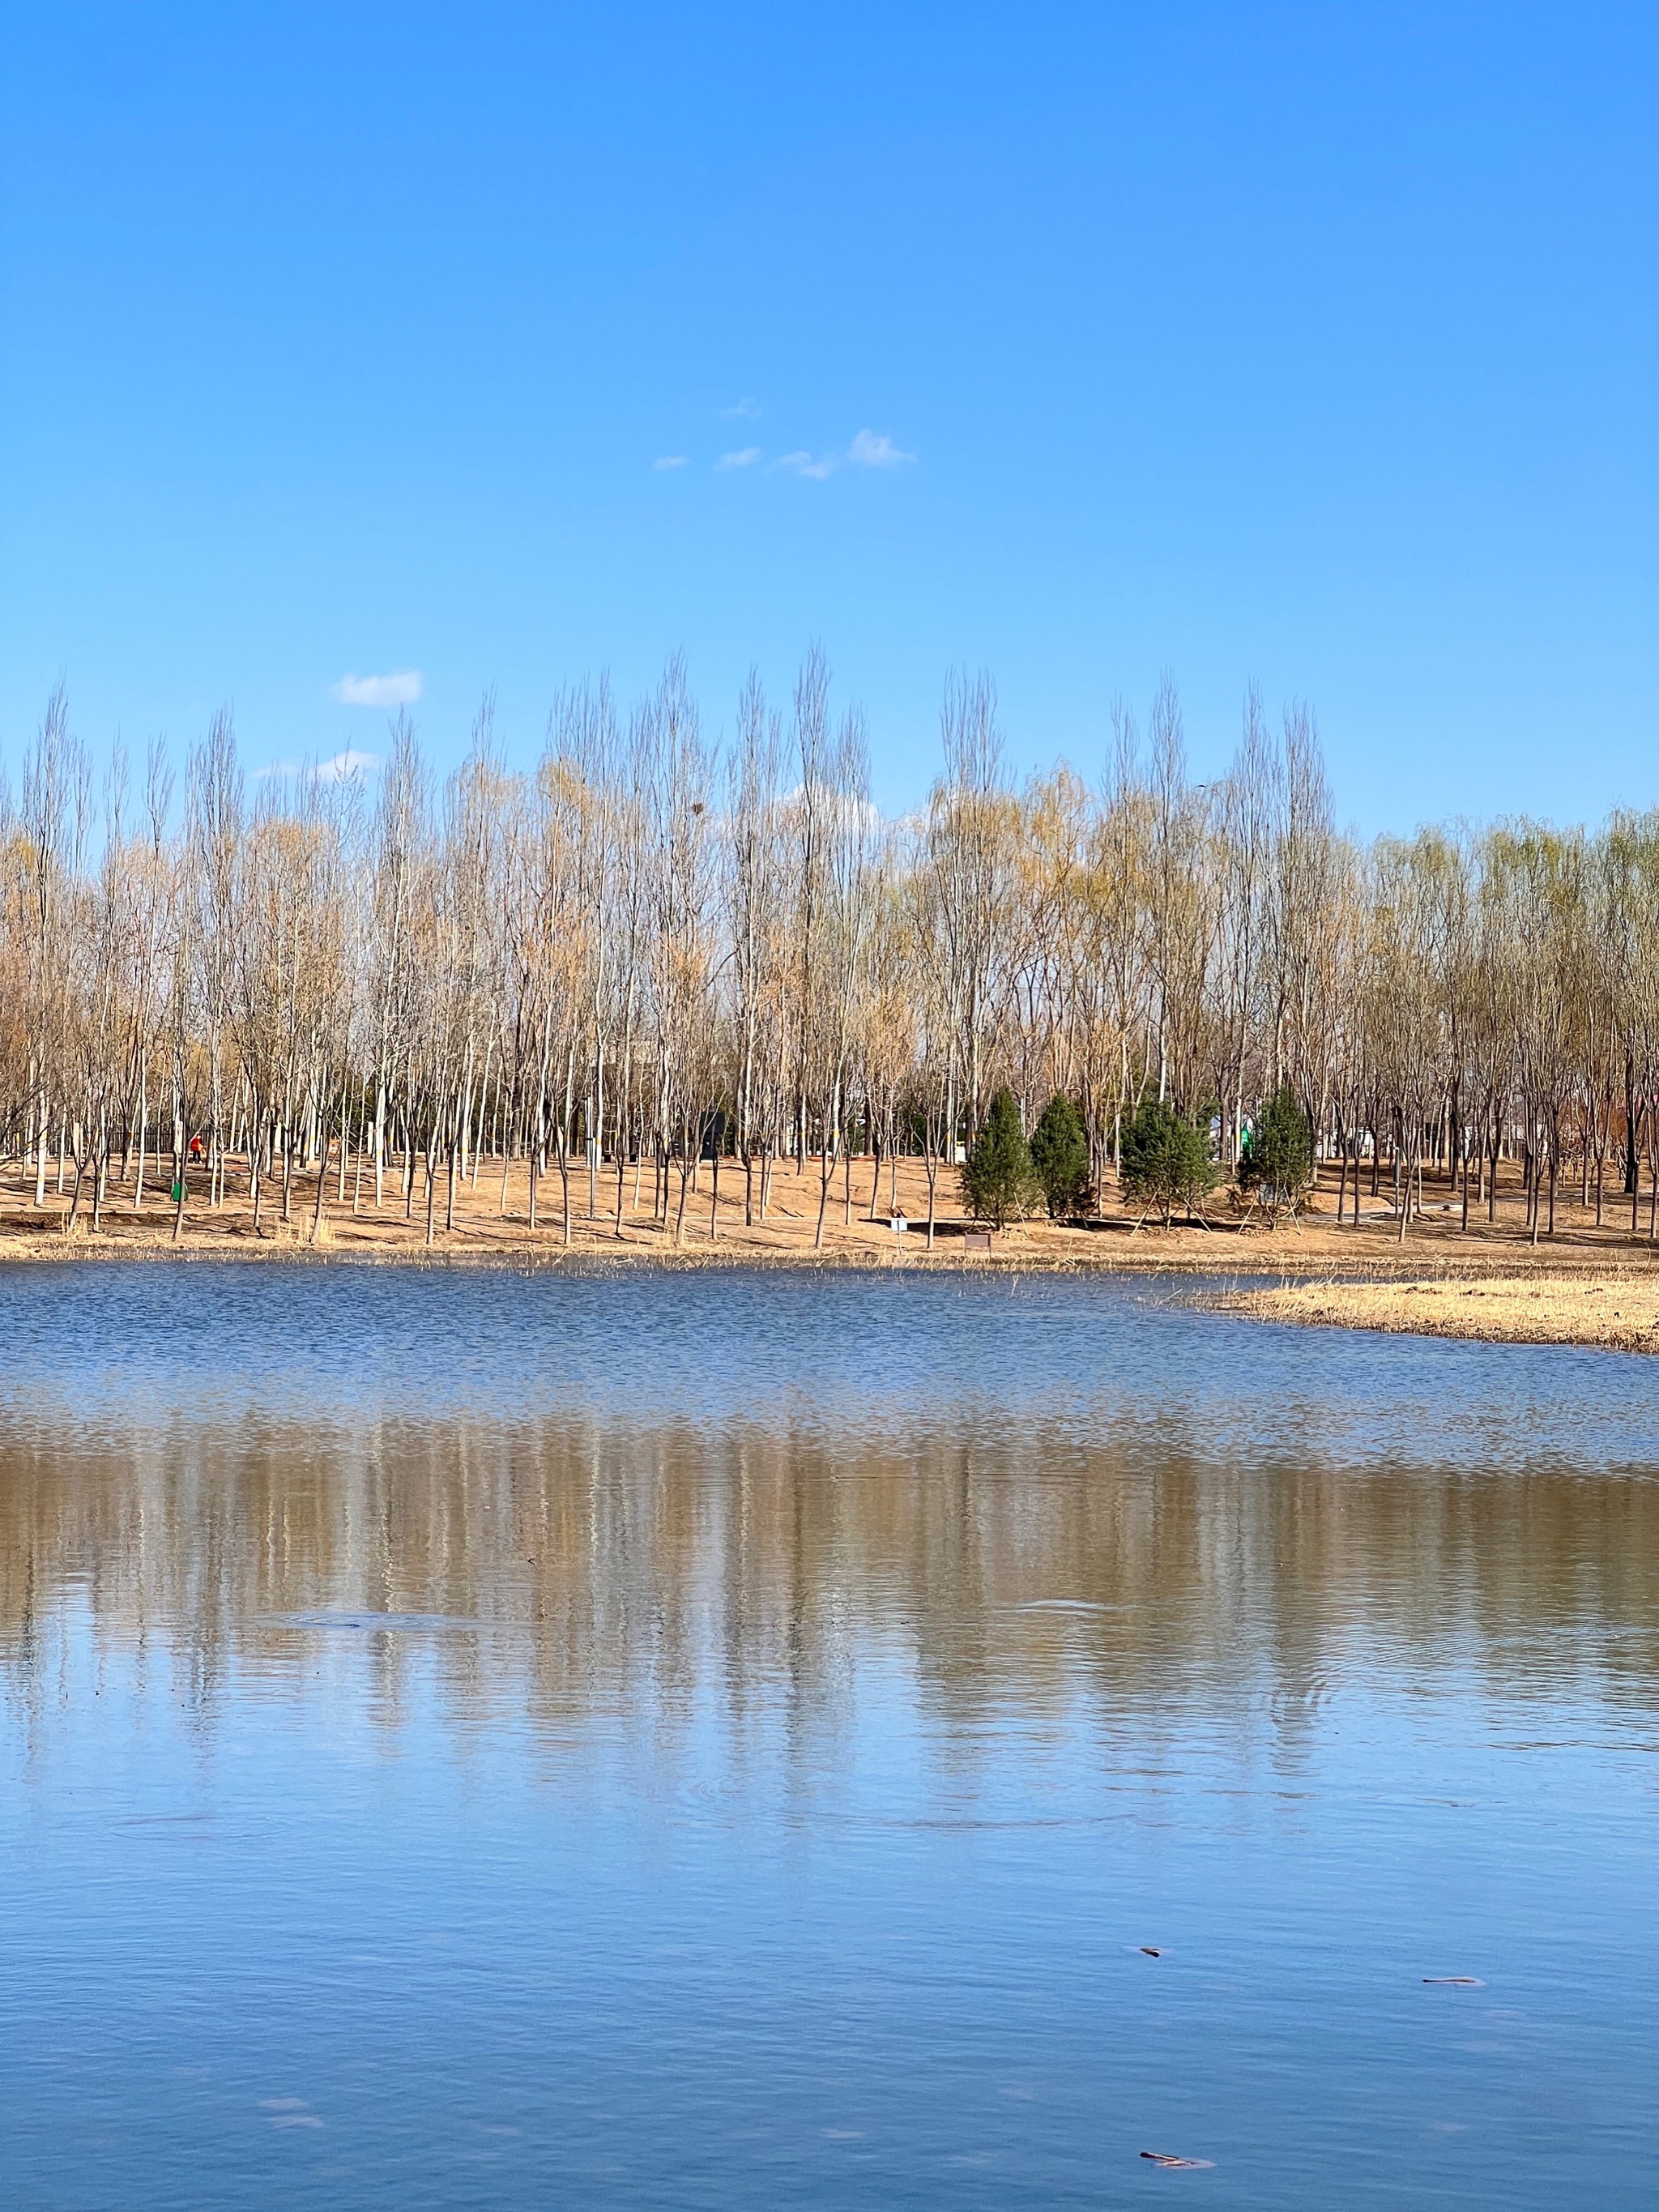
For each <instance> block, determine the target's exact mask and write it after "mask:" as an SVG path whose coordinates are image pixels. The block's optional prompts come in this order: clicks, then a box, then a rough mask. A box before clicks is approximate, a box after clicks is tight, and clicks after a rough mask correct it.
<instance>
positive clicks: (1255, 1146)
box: [1238, 1083, 1313, 1216]
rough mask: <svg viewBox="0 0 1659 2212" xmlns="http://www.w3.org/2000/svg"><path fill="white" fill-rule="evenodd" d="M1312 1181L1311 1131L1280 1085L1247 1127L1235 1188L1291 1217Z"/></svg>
mask: <svg viewBox="0 0 1659 2212" xmlns="http://www.w3.org/2000/svg"><path fill="white" fill-rule="evenodd" d="M1312 1181H1313V1131H1312V1129H1311V1127H1310V1126H1309V1121H1308V1117H1307V1115H1305V1114H1304V1112H1303V1110H1302V1107H1301V1104H1300V1102H1299V1101H1298V1100H1297V1095H1296V1093H1295V1091H1292V1090H1291V1086H1290V1085H1289V1084H1288V1083H1281V1084H1280V1085H1279V1088H1278V1090H1277V1091H1274V1093H1273V1097H1271V1098H1270V1099H1269V1100H1268V1101H1267V1105H1266V1107H1265V1108H1264V1109H1263V1110H1262V1111H1261V1113H1260V1114H1259V1115H1257V1116H1256V1119H1255V1122H1254V1123H1253V1124H1252V1126H1251V1129H1250V1133H1249V1136H1248V1137H1247V1138H1246V1139H1245V1141H1244V1148H1243V1152H1242V1153H1241V1155H1240V1158H1239V1162H1238V1187H1239V1188H1240V1189H1241V1190H1243V1191H1246V1192H1249V1194H1251V1195H1252V1196H1254V1197H1255V1198H1257V1199H1259V1200H1261V1203H1262V1204H1263V1205H1264V1206H1270V1207H1273V1208H1279V1209H1283V1210H1285V1211H1286V1212H1289V1213H1291V1215H1292V1216H1294V1215H1295V1213H1296V1211H1297V1207H1298V1206H1300V1205H1301V1203H1302V1200H1303V1198H1304V1195H1305V1194H1306V1192H1307V1188H1308V1186H1309V1184H1310V1182H1312Z"/></svg>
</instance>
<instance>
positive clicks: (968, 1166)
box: [962, 1089, 1042, 1229]
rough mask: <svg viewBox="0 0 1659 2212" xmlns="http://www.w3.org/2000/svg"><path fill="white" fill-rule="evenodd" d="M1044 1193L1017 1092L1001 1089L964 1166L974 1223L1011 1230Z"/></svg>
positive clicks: (965, 1191)
mask: <svg viewBox="0 0 1659 2212" xmlns="http://www.w3.org/2000/svg"><path fill="white" fill-rule="evenodd" d="M1041 1190H1042V1186H1041V1185H1040V1184H1039V1183H1038V1182H1037V1179H1036V1172H1035V1170H1033V1168H1032V1166H1031V1152H1030V1146H1028V1145H1027V1143H1026V1141H1025V1136H1024V1131H1023V1130H1022V1129H1021V1127H1020V1126H1019V1109H1018V1106H1016V1105H1015V1103H1014V1094H1013V1092H1012V1091H1009V1090H1006V1089H1004V1090H1001V1091H998V1093H997V1095H996V1097H994V1099H993V1100H992V1101H991V1110H990V1112H989V1113H988V1114H987V1115H986V1117H985V1126H984V1127H983V1128H982V1129H981V1131H980V1133H979V1134H978V1136H977V1137H975V1139H974V1142H973V1145H972V1146H971V1148H970V1150H969V1154H968V1158H967V1160H966V1162H965V1163H964V1164H963V1170H962V1199H963V1205H964V1206H966V1207H967V1208H968V1211H969V1213H971V1214H972V1215H973V1216H974V1218H975V1220H977V1221H988V1222H990V1223H991V1225H993V1227H994V1228H997V1229H1006V1227H1007V1225H1008V1224H1009V1223H1010V1222H1011V1221H1018V1218H1020V1216H1021V1215H1022V1214H1023V1213H1025V1212H1029V1211H1030V1207H1031V1206H1032V1205H1033V1204H1034V1203H1035V1202H1036V1200H1037V1198H1038V1197H1039V1196H1040V1195H1041Z"/></svg>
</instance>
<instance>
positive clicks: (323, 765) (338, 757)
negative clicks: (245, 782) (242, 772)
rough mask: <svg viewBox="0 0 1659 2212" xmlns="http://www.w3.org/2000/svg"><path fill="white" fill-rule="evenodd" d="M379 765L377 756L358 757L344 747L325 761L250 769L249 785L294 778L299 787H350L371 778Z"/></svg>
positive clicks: (277, 763)
mask: <svg viewBox="0 0 1659 2212" xmlns="http://www.w3.org/2000/svg"><path fill="white" fill-rule="evenodd" d="M379 767H380V755H379V753H360V752H357V751H355V750H353V749H352V748H351V747H349V746H348V747H347V749H346V750H345V751H344V752H343V753H336V754H334V755H333V756H332V757H331V758H330V759H328V760H325V761H295V760H280V761H272V762H271V763H270V766H269V767H268V768H256V769H254V771H253V781H255V782H256V783H267V782H269V781H270V779H271V777H273V776H280V777H283V778H286V777H289V776H294V777H295V778H297V779H298V780H299V781H301V782H302V783H351V782H355V781H356V780H357V779H358V778H360V777H362V776H366V775H374V772H375V770H376V769H378V768H379Z"/></svg>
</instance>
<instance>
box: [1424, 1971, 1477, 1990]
mask: <svg viewBox="0 0 1659 2212" xmlns="http://www.w3.org/2000/svg"><path fill="white" fill-rule="evenodd" d="M1423 1986H1424V1988H1425V1990H1484V1989H1485V1988H1486V1984H1485V1983H1484V1982H1483V1981H1482V1980H1481V1979H1480V1977H1479V1976H1478V1975H1476V1974H1425V1975H1424V1977H1423Z"/></svg>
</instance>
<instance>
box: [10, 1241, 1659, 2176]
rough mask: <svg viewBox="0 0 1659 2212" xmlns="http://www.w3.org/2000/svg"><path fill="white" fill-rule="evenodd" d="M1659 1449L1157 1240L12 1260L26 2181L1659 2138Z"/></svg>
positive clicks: (1608, 1380)
mask: <svg viewBox="0 0 1659 2212" xmlns="http://www.w3.org/2000/svg"><path fill="white" fill-rule="evenodd" d="M1656 1471H1659V1363H1656V1362H1644V1361H1642V1360H1639V1359H1635V1358H1620V1357H1618V1356H1616V1355H1607V1354H1596V1353H1575V1352H1562V1351H1555V1350H1539V1351H1529V1350H1522V1349H1515V1348H1495V1347H1493V1348H1488V1347H1483V1346H1473V1345H1459V1344H1431V1343H1413V1342H1410V1341H1407V1340H1401V1339H1389V1338H1384V1337H1348V1336H1342V1335H1327V1334H1306V1335H1303V1334H1294V1333H1291V1332H1284V1331H1278V1330H1273V1329H1267V1328H1260V1327H1256V1326H1253V1325H1250V1324H1247V1323H1244V1322H1236V1321H1233V1320H1231V1319H1228V1318H1225V1317H1221V1316H1215V1315H1212V1314H1206V1313H1203V1312H1200V1311H1196V1310H1191V1309H1189V1308H1187V1307H1183V1306H1182V1304H1180V1303H1178V1302H1171V1301H1170V1300H1169V1298H1168V1297H1167V1296H1166V1295H1164V1294H1162V1293H1159V1292H1158V1291H1156V1290H1155V1289H1154V1288H1152V1286H1150V1285H1136V1284H1133V1283H1110V1282H1090V1281H1069V1280H1068V1281H1054V1280H1044V1281H1032V1282H1024V1283H1021V1282H1013V1281H1008V1280H1001V1279H983V1278H969V1279H960V1278H955V1277H949V1276H933V1275H922V1274H915V1275H910V1276H905V1275H903V1274H886V1275H862V1276H860V1275H852V1274H847V1275H830V1276H826V1277H824V1278H822V1279H815V1278H811V1277H808V1276H805V1275H801V1276H795V1275H784V1274H775V1273H769V1274H749V1273H738V1272H733V1273H718V1274H714V1273H711V1274H686V1275H652V1274H634V1273H630V1274H627V1275H623V1276H621V1277H607V1276H605V1275H604V1274H595V1273H589V1274H585V1275H584V1274H580V1273H559V1272H547V1273H535V1274H524V1273H511V1272H507V1271H501V1272H500V1273H444V1272H441V1271H431V1272H428V1271H418V1270H409V1271H403V1270H395V1271H394V1270H380V1269H368V1268H364V1269H353V1268H350V1267H330V1268H325V1269H317V1270H313V1269H302V1268H295V1267H271V1268H264V1267H217V1266H212V1265H201V1264H198V1265H185V1266H179V1267H117V1266H110V1267H82V1268H64V1269H47V1268H40V1267H27V1268H15V1267H14V1268H11V1269H8V1270H0V2172H3V2174H4V2178H5V2186H6V2200H7V2202H8V2203H12V2204H16V2205H18V2206H20V2207H29V2208H33V2207H51V2208H59V2207H62V2208H71V2207H72V2208H76V2212H81V2208H88V2212H91V2208H100V2212H101V2208H110V2212H116V2208H119V2212H134V2208H151V2207H156V2208H160V2207H167V2208H169V2212H172V2208H176V2207H179V2206H185V2205H188V2206H191V2207H221V2206H222V2207H235V2208H241V2207H261V2208H264V2207H270V2206H273V2205H282V2206H284V2207H290V2206H292V2207H313V2206H317V2207H323V2206H327V2207H331V2208H346V2209H347V2212H349V2208H356V2207H359V2206H362V2207H375V2208H378V2207H382V2206H385V2207H388V2208H390V2207H393V2206H396V2207H399V2208H408V2207H425V2206H434V2207H436V2206H443V2207H471V2206H479V2207H485V2206H489V2207H509V2208H512V2207H519V2206H543V2205H546V2206H559V2207H571V2208H586V2207H592V2208H595V2212H610V2208H619V2207H635V2206H639V2207H644V2206H650V2207H659V2206H674V2207H685V2208H700V2207H709V2206H717V2205H718V2206H736V2205H742V2206H745V2207H748V2206H774V2205H778V2206H785V2205H787V2206H802V2207H823V2208H836V2207H843V2206H846V2207H851V2206H859V2207H885V2206H917V2207H934V2206H938V2207H946V2206H949V2207H952V2208H974V2207H981V2206H983V2207H990V2206H997V2207H1011V2206H1012V2207H1019V2206H1026V2205H1030V2206H1036V2205H1062V2206H1071V2205H1078V2206H1085V2205H1086V2206H1096V2205H1110V2204H1131V2203H1133V2204H1139V2203H1159V2202H1167V2201H1169V2200H1170V2198H1172V2197H1174V2198H1180V2199H1182V2201H1183V2202H1186V2201H1191V2202H1197V2203H1204V2204H1206V2205H1210V2206H1212V2207H1223V2206H1228V2207H1231V2206H1249V2207H1261V2208H1269V2207H1271V2208H1296V2209H1297V2212H1299V2209H1300V2208H1304V2207H1306V2208H1316V2207H1317V2208H1328V2207H1334V2206H1338V2205H1340V2206H1344V2207H1369V2206H1380V2205H1411V2206H1433V2205H1441V2204H1444V2205H1458V2206H1477V2207H1480V2206H1493V2207H1497V2206H1503V2207H1505V2208H1515V2207H1522V2208H1528V2207H1539V2208H1543V2207H1549V2208H1552V2212H1555V2208H1559V2207H1561V2206H1563V2205H1566V2204H1570V2203H1596V2204H1606V2205H1620V2206H1639V2205H1644V2204H1655V2203H1659V2147H1656V2144H1655V2141H1654V2137H1653V2132H1652V2105H1653V2084H1654V2081H1655V2080H1656V2078H1659V1908H1656V1902H1655V1900H1656V1895H1659V1882H1656V1873H1659V1860H1656V1851H1655V1843H1656V1814H1659V1796H1656V1784H1659V1480H1656ZM1143 1946H1146V1947H1151V1948H1152V1949H1155V1950H1156V1951H1157V1952H1158V1954H1159V1955H1158V1956H1157V1957H1152V1956H1148V1955H1146V1951H1145V1950H1143V1948H1141V1947H1143ZM1429 1977H1433V1978H1440V1977H1462V1978H1469V1981H1470V1982H1471V1983H1472V1984H1474V1985H1472V1986H1456V1985H1453V1984H1451V1983H1449V1982H1447V1981H1443V1980H1439V1979H1434V1980H1429V1979H1425V1978H1429ZM1143 2150H1152V2151H1158V2152H1164V2153H1169V2154H1176V2155H1179V2156H1183V2157H1186V2158H1189V2159H1194V2160H1207V2161H1209V2164H1208V2165H1207V2166H1205V2167H1203V2168H1197V2169H1188V2170H1182V2171H1171V2170H1168V2169H1164V2168H1159V2167H1157V2166H1153V2165H1152V2164H1151V2163H1149V2162H1148V2161H1146V2160H1143V2159H1142V2158H1141V2157H1140V2155H1139V2154H1140V2153H1141V2152H1142V2151H1143Z"/></svg>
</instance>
